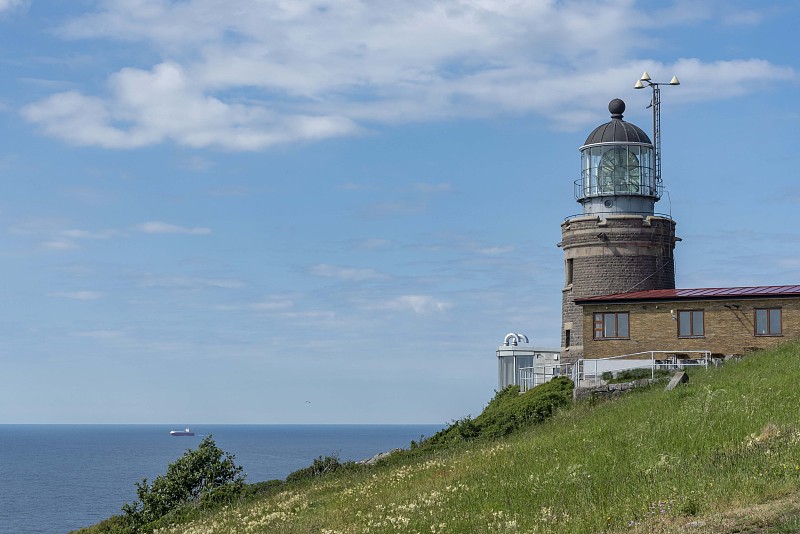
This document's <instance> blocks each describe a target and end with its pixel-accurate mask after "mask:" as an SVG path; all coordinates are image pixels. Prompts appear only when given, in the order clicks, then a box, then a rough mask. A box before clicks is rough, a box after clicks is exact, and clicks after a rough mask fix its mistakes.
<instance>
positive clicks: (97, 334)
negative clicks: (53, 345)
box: [72, 330, 126, 339]
mask: <svg viewBox="0 0 800 534" xmlns="http://www.w3.org/2000/svg"><path fill="white" fill-rule="evenodd" d="M72 335H73V336H76V337H87V338H91V339H119V338H121V337H124V336H125V335H126V333H125V332H124V331H122V330H87V331H83V332H73V334H72Z"/></svg>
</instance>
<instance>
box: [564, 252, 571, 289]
mask: <svg viewBox="0 0 800 534" xmlns="http://www.w3.org/2000/svg"><path fill="white" fill-rule="evenodd" d="M572 269H573V266H572V258H569V259H568V260H567V265H566V266H565V274H566V276H565V282H566V284H565V285H570V284H571V283H572Z"/></svg>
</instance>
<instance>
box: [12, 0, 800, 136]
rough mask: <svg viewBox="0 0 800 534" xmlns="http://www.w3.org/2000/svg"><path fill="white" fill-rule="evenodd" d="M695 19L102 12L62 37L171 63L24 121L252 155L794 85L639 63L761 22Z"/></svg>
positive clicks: (540, 6)
mask: <svg viewBox="0 0 800 534" xmlns="http://www.w3.org/2000/svg"><path fill="white" fill-rule="evenodd" d="M695 4H696V2H685V1H678V2H675V3H674V4H670V5H669V6H668V7H667V8H665V9H661V10H659V11H658V12H657V14H651V15H648V11H647V10H644V9H642V7H641V6H639V5H637V2H635V1H634V0H605V1H603V2H597V1H595V0H578V1H574V2H556V1H552V0H550V1H537V2H529V1H522V0H519V1H505V2H504V1H496V0H444V1H442V2H426V1H424V0H409V1H406V2H391V1H389V0H378V1H373V2H366V1H362V0H336V1H335V2H334V1H332V0H327V1H326V0H323V1H322V2H316V3H311V2H285V1H281V0H229V1H228V2H225V3H224V4H221V3H220V2H218V0H185V1H182V2H172V1H168V0H150V1H147V2H144V1H141V0H107V1H105V2H103V3H101V4H100V5H101V7H100V9H99V10H98V11H96V12H94V13H89V14H86V15H84V16H81V17H77V18H74V19H72V20H71V21H69V22H68V23H66V24H65V25H63V26H62V27H61V29H60V34H61V35H62V36H63V37H65V38H71V39H89V38H91V39H113V40H118V41H128V42H131V43H133V44H135V45H141V44H145V45H147V46H149V47H151V48H153V49H154V50H155V52H156V54H160V56H161V57H162V58H163V60H162V61H161V62H160V63H158V64H157V65H155V66H153V67H152V68H151V69H150V70H143V69H139V68H121V69H119V70H118V71H117V72H115V73H114V74H112V75H111V76H110V77H109V78H108V83H107V88H106V90H105V91H102V90H101V91H96V92H97V95H96V96H91V95H85V94H82V93H78V92H75V91H67V92H62V93H56V94H53V95H51V96H50V97H48V98H46V99H44V100H41V101H39V102H36V103H33V104H30V105H28V106H27V107H25V108H24V109H23V110H22V113H23V115H24V116H25V117H26V118H27V119H28V120H29V121H31V122H33V123H36V124H38V125H39V126H40V127H41V128H43V129H44V131H45V132H47V133H48V134H50V135H53V136H56V137H59V138H62V139H66V140H68V141H70V142H72V143H75V144H81V145H98V146H104V147H109V148H134V147H141V146H147V145H152V144H156V143H161V142H165V141H172V142H175V143H178V144H181V145H185V146H189V147H219V148H223V149H229V150H258V149H261V148H264V147H268V146H271V145H274V144H276V143H286V142H296V141H308V140H316V139H324V138H329V137H335V136H341V135H352V134H354V133H357V132H359V131H360V130H361V129H362V128H363V127H368V126H369V125H371V124H374V123H396V122H409V121H430V120H436V119H442V118H450V117H493V116H497V115H502V114H512V115H519V114H525V113H534V114H539V115H542V116H544V117H547V118H549V119H551V120H552V121H553V123H554V124H556V125H557V126H558V127H560V128H577V127H582V126H585V125H586V124H587V123H590V122H592V121H596V120H597V118H598V117H597V110H598V109H603V105H604V104H605V103H606V101H607V96H608V94H609V93H614V92H615V91H617V90H618V89H619V88H620V87H630V85H631V83H632V81H633V80H631V77H632V76H636V75H637V74H638V73H640V72H641V71H643V70H648V71H649V72H651V73H652V74H656V73H665V75H666V76H671V75H672V73H679V74H680V75H681V76H682V77H683V79H685V80H686V81H689V80H690V79H692V78H694V79H697V80H700V79H703V80H709V79H711V80H715V83H713V84H710V83H696V84H694V85H692V89H691V91H689V90H684V91H683V92H684V94H685V96H684V97H683V98H690V97H691V98H696V99H706V100H707V99H719V98H721V97H730V96H736V95H739V94H743V93H747V92H751V91H754V90H758V89H760V88H762V87H765V86H767V84H774V83H775V82H777V81H785V80H789V79H796V78H797V73H796V72H794V71H793V70H792V69H791V68H788V67H781V66H776V65H773V64H771V63H769V62H767V61H763V60H759V59H742V60H728V61H719V62H710V63H706V62H702V61H700V60H697V59H692V58H687V59H684V60H680V61H677V62H674V63H668V64H662V63H659V62H654V61H651V60H648V59H645V58H637V57H634V56H632V55H631V51H632V50H635V51H640V52H641V51H643V50H648V47H649V49H651V50H656V49H658V42H657V41H656V40H655V38H653V37H651V36H650V35H651V33H652V30H653V29H658V28H664V27H667V26H668V25H679V24H683V25H685V24H698V23H712V22H714V21H715V20H717V19H722V17H723V15H724V16H725V17H726V20H738V21H740V22H746V23H757V22H758V21H757V19H756V18H754V16H753V12H752V10H746V9H740V10H737V9H736V8H734V7H730V6H727V5H725V4H710V5H706V6H704V7H703V9H698V8H697V6H695ZM651 13H652V11H651ZM668 29H669V28H668ZM598 43H602V46H599V45H598ZM167 58H169V59H167ZM720 73H721V74H724V75H725V76H724V82H723V80H720V79H719V78H717V77H716V75H717V74H720ZM684 89H686V88H684ZM689 93H691V94H689ZM234 95H235V96H234Z"/></svg>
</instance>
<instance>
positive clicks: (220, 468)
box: [122, 436, 244, 531]
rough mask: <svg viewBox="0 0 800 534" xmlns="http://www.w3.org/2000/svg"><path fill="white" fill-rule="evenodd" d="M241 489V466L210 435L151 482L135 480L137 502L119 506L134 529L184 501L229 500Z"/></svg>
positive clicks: (195, 502) (193, 502)
mask: <svg viewBox="0 0 800 534" xmlns="http://www.w3.org/2000/svg"><path fill="white" fill-rule="evenodd" d="M243 488H244V475H243V474H242V467H241V466H237V465H236V464H234V456H233V455H231V454H229V453H226V452H224V451H222V449H220V448H219V447H217V446H216V444H215V443H214V440H213V438H212V437H211V436H208V437H206V438H205V439H203V441H202V442H200V445H199V446H198V447H197V449H196V450H191V449H189V450H187V451H186V453H185V454H184V455H183V456H182V457H180V458H179V459H178V460H176V461H175V462H174V463H172V464H170V465H169V466H168V467H167V473H166V474H165V475H159V476H158V477H156V479H155V480H154V481H153V483H152V485H150V484H148V483H147V479H142V481H141V482H137V483H136V494H137V496H138V497H139V499H138V500H137V501H134V502H133V503H131V504H126V505H124V506H123V507H122V511H123V512H124V513H125V518H126V521H127V523H128V525H129V526H130V527H131V528H132V529H133V530H134V531H137V530H139V529H140V527H142V526H144V525H147V524H149V523H152V522H154V521H157V520H158V519H160V518H162V517H164V516H166V515H167V514H169V513H170V512H172V511H174V510H176V509H177V508H179V507H180V506H182V505H185V504H189V503H192V504H195V505H198V506H201V507H202V506H208V505H211V504H214V503H218V502H222V501H226V500H231V499H232V498H234V497H236V496H238V495H239V494H240V493H241V492H242V489H243Z"/></svg>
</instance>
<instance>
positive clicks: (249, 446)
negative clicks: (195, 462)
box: [0, 424, 444, 534]
mask: <svg viewBox="0 0 800 534" xmlns="http://www.w3.org/2000/svg"><path fill="white" fill-rule="evenodd" d="M189 426H190V428H191V429H192V431H193V432H195V434H196V435H195V436H193V437H188V436H186V437H174V436H170V435H169V431H170V430H182V429H183V428H185V425H181V426H174V425H173V426H170V425H162V424H133V425H125V424H0V451H2V454H3V461H2V462H0V532H14V533H20V534H22V533H47V534H49V533H64V532H69V531H71V530H75V529H78V528H81V527H86V526H89V525H91V524H94V523H97V522H99V521H101V520H103V519H105V518H107V517H110V516H112V515H116V514H119V513H121V508H122V505H123V504H125V503H128V502H132V501H134V500H135V499H136V487H135V483H136V482H138V481H140V480H142V479H143V478H147V480H148V481H152V480H153V479H154V478H155V477H156V476H158V475H160V474H163V473H165V472H166V469H167V466H168V465H169V464H170V463H172V462H174V461H175V460H176V459H178V458H179V457H180V456H181V455H182V454H183V453H184V452H185V451H186V450H188V449H193V448H196V447H197V445H198V444H199V443H200V441H201V440H202V439H203V438H204V437H205V436H208V435H213V438H214V441H215V442H216V444H217V446H218V447H220V448H221V449H222V450H224V451H225V452H228V453H231V454H233V455H234V456H235V458H236V463H237V464H238V465H241V466H242V467H243V468H244V472H245V473H246V474H247V478H246V481H247V482H249V483H254V482H262V481H265V480H274V479H284V478H286V476H287V475H288V474H289V473H291V472H293V471H296V470H298V469H301V468H303V467H306V466H308V465H309V464H310V463H311V462H312V461H313V460H314V459H315V458H317V457H319V456H333V455H335V456H338V457H339V458H340V459H341V460H342V461H346V460H354V461H358V460H364V459H367V458H370V457H372V456H374V455H375V454H378V453H380V452H385V451H387V450H390V449H393V448H408V446H409V444H410V442H411V440H418V439H419V438H420V436H421V435H424V436H430V435H432V434H434V433H435V432H437V431H438V430H440V429H441V428H443V426H444V425H430V424H424V425H369V424H366V425H359V424H350V425H336V424H316V425H302V424H280V425H228V424H195V425H189Z"/></svg>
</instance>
